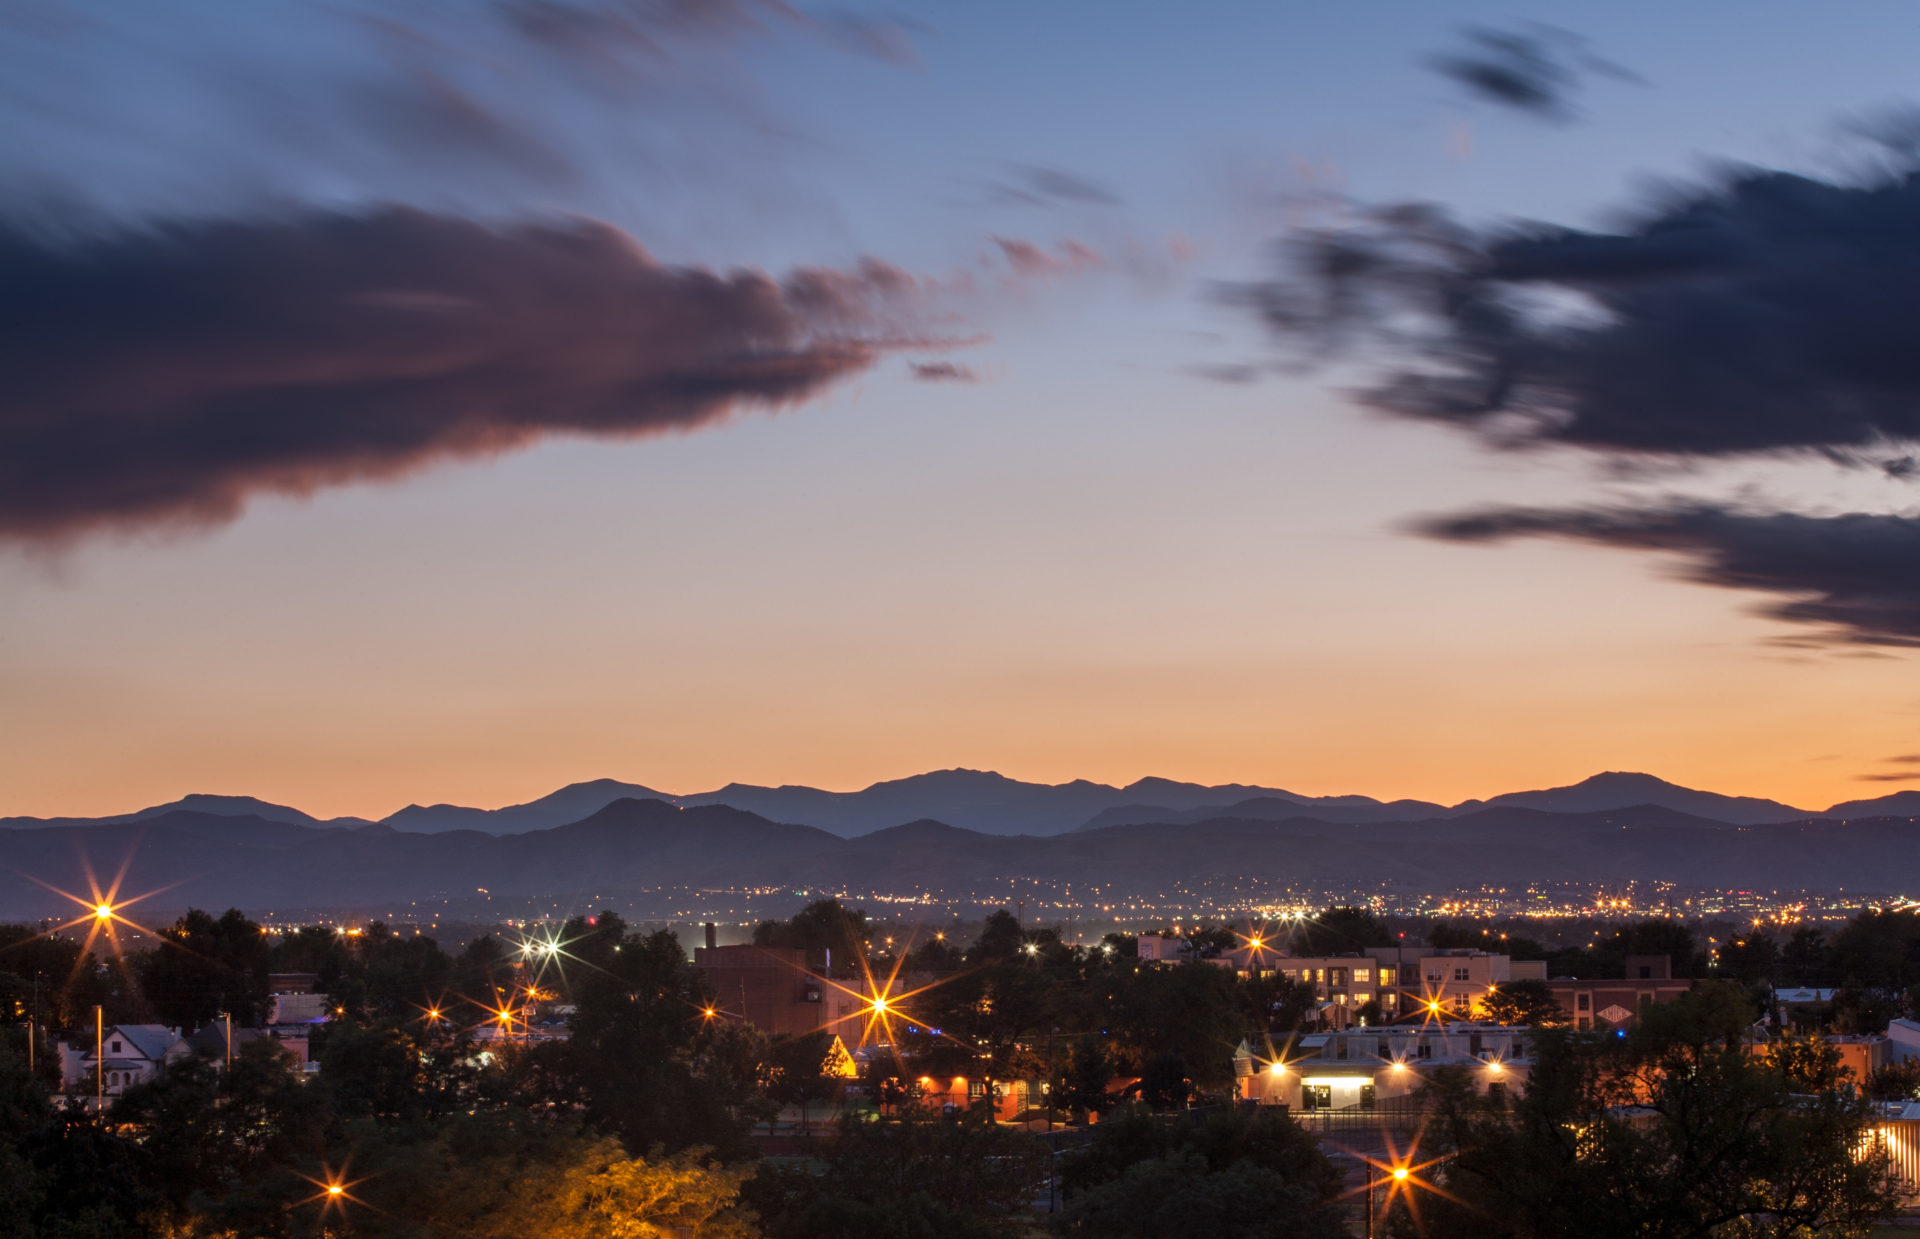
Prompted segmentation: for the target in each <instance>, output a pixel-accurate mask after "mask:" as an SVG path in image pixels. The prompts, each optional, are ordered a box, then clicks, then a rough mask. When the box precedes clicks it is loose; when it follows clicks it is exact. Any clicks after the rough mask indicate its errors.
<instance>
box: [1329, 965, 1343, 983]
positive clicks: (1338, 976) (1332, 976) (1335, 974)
mask: <svg viewBox="0 0 1920 1239" xmlns="http://www.w3.org/2000/svg"><path fill="white" fill-rule="evenodd" d="M1346 983H1347V970H1346V969H1345V968H1329V969H1327V984H1328V985H1345V984H1346Z"/></svg>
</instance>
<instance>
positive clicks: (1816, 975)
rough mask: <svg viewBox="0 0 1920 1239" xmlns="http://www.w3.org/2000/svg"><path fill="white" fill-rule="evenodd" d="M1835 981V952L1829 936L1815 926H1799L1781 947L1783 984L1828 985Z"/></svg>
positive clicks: (1781, 977) (1781, 978) (1781, 976)
mask: <svg viewBox="0 0 1920 1239" xmlns="http://www.w3.org/2000/svg"><path fill="white" fill-rule="evenodd" d="M1832 982H1833V959H1832V951H1831V950H1830V949H1829V948H1828V946H1827V937H1826V935H1825V934H1823V933H1821V932H1820V931H1819V930H1818V929H1815V928H1814V927H1813V926H1811V925H1801V926H1799V927H1798V928H1796V929H1795V930H1794V931H1793V933H1792V935H1791V936H1790V937H1788V939H1787V941H1786V945H1784V946H1782V947H1781V948H1780V983H1781V984H1782V985H1811V986H1819V987H1822V988H1824V987H1826V986H1828V985H1830V984H1832Z"/></svg>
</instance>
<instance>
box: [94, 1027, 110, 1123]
mask: <svg viewBox="0 0 1920 1239" xmlns="http://www.w3.org/2000/svg"><path fill="white" fill-rule="evenodd" d="M93 1108H94V1109H95V1110H105V1109H106V1108H107V1014H106V1010H105V1008H103V1007H100V1006H95V1007H94V1009H93Z"/></svg>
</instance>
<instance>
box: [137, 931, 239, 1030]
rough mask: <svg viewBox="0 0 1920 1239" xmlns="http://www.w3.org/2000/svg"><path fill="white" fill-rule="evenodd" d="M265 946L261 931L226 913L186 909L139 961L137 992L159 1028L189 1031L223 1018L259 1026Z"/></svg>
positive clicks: (162, 932)
mask: <svg viewBox="0 0 1920 1239" xmlns="http://www.w3.org/2000/svg"><path fill="white" fill-rule="evenodd" d="M270 951H271V949H270V948H269V947H268V945H267V942H266V939H265V937H264V935H262V934H261V932H260V926H258V925H256V924H254V923H253V922H252V921H250V920H248V919H247V918H246V917H245V916H242V915H241V914H240V911H239V909H237V908H228V909H227V910H226V912H225V913H224V914H223V915H222V916H221V917H220V918H219V919H217V920H216V919H215V918H214V917H213V916H211V915H210V914H208V913H206V912H202V911H201V910H200V909H198V908H193V909H189V910H188V912H187V914H186V915H185V916H183V917H181V918H180V919H179V920H178V921H176V922H175V923H174V924H173V925H171V926H169V927H168V928H166V929H163V930H161V931H160V944H159V945H158V946H157V947H155V948H154V949H153V950H151V951H149V952H147V953H146V954H145V955H143V956H141V957H140V962H139V965H138V968H137V971H138V974H139V982H140V990H141V993H142V994H144V995H145V997H146V1000H147V1002H148V1003H149V1004H151V1005H152V1007H153V1009H154V1011H155V1012H156V1013H157V1014H158V1015H159V1016H160V1019H161V1021H162V1022H163V1023H166V1024H170V1025H173V1026H175V1027H177V1028H179V1029H181V1030H182V1031H183V1032H190V1031H192V1030H193V1029H196V1028H199V1027H200V1026H201V1025H203V1024H210V1023H212V1022H213V1021H214V1020H216V1019H219V1018H220V1016H221V1015H223V1014H231V1015H232V1016H233V1018H234V1020H235V1022H237V1023H240V1024H245V1025H254V1024H258V1023H259V1022H260V1021H261V1020H262V1019H263V1018H265V1016H266V1008H267V961H268V957H269V954H270Z"/></svg>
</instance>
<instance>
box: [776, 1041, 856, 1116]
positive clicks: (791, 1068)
mask: <svg viewBox="0 0 1920 1239" xmlns="http://www.w3.org/2000/svg"><path fill="white" fill-rule="evenodd" d="M836 1048H839V1050H840V1053H841V1054H842V1055H844V1054H845V1053H846V1050H845V1048H844V1047H841V1046H840V1041H839V1038H837V1037H835V1036H834V1035H833V1034H832V1033H829V1032H810V1033H796V1034H794V1035H793V1036H790V1037H776V1038H775V1039H774V1041H773V1045H772V1046H771V1047H770V1048H769V1050H768V1053H767V1066H766V1092H767V1096H769V1097H771V1098H772V1099H773V1100H774V1101H777V1102H779V1103H780V1104H781V1105H787V1106H799V1107H800V1122H801V1124H802V1126H804V1125H805V1124H806V1120H807V1109H808V1107H809V1106H811V1105H812V1104H813V1103H814V1102H816V1101H824V1100H825V1099H827V1098H829V1097H831V1096H833V1094H834V1090H835V1089H836V1088H837V1087H838V1086H839V1083H840V1079H839V1076H838V1073H837V1072H834V1073H832V1074H830V1073H829V1067H828V1063H829V1060H830V1056H831V1055H832V1054H833V1051H834V1050H835V1049H836Z"/></svg>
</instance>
